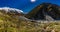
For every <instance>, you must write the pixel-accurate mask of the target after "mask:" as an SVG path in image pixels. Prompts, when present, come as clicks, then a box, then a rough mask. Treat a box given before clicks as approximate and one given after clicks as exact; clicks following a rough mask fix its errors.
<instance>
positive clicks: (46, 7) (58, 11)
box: [26, 3, 60, 20]
mask: <svg viewBox="0 0 60 32" xmlns="http://www.w3.org/2000/svg"><path fill="white" fill-rule="evenodd" d="M26 17H27V18H29V19H33V20H60V19H59V18H60V6H58V5H56V4H51V3H42V4H40V5H38V6H37V7H35V8H34V9H33V10H32V11H31V12H29V13H28V14H27V15H26Z"/></svg>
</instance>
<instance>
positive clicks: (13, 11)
mask: <svg viewBox="0 0 60 32" xmlns="http://www.w3.org/2000/svg"><path fill="white" fill-rule="evenodd" d="M0 12H3V13H7V14H15V15H22V14H23V13H24V12H23V11H22V10H19V9H15V8H9V7H1V8H0Z"/></svg>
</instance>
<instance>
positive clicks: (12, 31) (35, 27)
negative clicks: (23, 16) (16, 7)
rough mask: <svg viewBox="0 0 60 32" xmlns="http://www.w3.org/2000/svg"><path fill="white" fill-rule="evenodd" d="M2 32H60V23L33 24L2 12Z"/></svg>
mask: <svg viewBox="0 0 60 32" xmlns="http://www.w3.org/2000/svg"><path fill="white" fill-rule="evenodd" d="M0 32H60V22H59V21H58V22H47V21H45V22H43V21H41V22H39V23H38V22H31V21H26V20H20V19H19V16H17V15H10V14H6V13H2V12H0Z"/></svg>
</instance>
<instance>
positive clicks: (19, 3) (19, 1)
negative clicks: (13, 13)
mask: <svg viewBox="0 0 60 32" xmlns="http://www.w3.org/2000/svg"><path fill="white" fill-rule="evenodd" d="M43 2H48V3H53V4H57V5H60V0H36V1H35V2H31V1H30V0H0V7H11V8H17V9H21V10H23V11H24V12H26V13H27V12H29V11H31V10H32V9H33V8H34V7H36V6H37V5H39V4H41V3H43Z"/></svg>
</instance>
